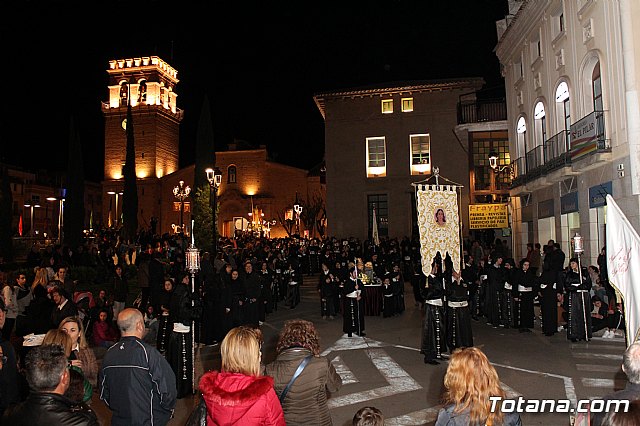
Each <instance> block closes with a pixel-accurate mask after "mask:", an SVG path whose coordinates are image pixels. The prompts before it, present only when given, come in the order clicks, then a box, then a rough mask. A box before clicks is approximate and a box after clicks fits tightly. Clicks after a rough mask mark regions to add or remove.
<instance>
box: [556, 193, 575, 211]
mask: <svg viewBox="0 0 640 426" xmlns="http://www.w3.org/2000/svg"><path fill="white" fill-rule="evenodd" d="M577 211H578V192H577V191H576V192H571V193H569V194H567V195H565V196H564V197H561V198H560V214H567V213H573V212H577Z"/></svg>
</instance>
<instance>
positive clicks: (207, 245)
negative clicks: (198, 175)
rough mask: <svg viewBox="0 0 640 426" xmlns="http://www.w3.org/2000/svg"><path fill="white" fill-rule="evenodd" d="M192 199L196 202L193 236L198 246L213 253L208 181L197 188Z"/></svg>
mask: <svg viewBox="0 0 640 426" xmlns="http://www.w3.org/2000/svg"><path fill="white" fill-rule="evenodd" d="M192 200H193V204H194V214H193V220H194V223H193V237H194V239H195V243H196V247H198V248H199V249H200V250H202V251H208V252H209V253H211V252H212V248H213V216H212V214H211V211H212V210H211V207H210V204H209V203H210V200H211V199H210V189H209V183H208V182H207V183H206V184H204V185H201V186H200V187H199V188H197V189H196V193H195V195H192ZM196 207H197V209H196Z"/></svg>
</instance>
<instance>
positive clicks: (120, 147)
mask: <svg viewBox="0 0 640 426" xmlns="http://www.w3.org/2000/svg"><path fill="white" fill-rule="evenodd" d="M107 73H108V75H109V85H108V90H109V98H108V100H107V101H106V102H102V113H103V114H104V119H105V126H104V179H105V180H104V184H103V203H104V204H103V205H104V206H105V207H106V206H110V208H108V209H107V208H105V209H103V211H104V215H105V217H104V218H103V219H104V222H103V223H108V222H109V221H110V222H111V224H112V226H117V225H118V224H119V217H120V215H121V205H118V200H117V199H114V200H112V199H110V197H113V195H114V194H116V195H117V194H118V193H119V192H121V191H122V190H123V187H124V179H123V176H122V167H123V165H124V161H125V156H126V147H127V134H126V126H127V122H126V117H127V105H128V104H131V113H132V119H133V131H134V140H135V153H136V176H137V177H138V183H137V185H138V223H139V224H140V225H141V226H146V225H148V224H149V222H150V220H151V218H152V217H156V218H158V217H160V207H159V205H158V200H159V199H161V194H160V185H161V183H160V178H162V177H163V176H165V175H168V174H170V173H173V172H175V171H176V170H178V146H179V127H180V122H181V121H182V117H183V111H182V110H181V109H179V108H178V107H177V104H176V100H177V97H178V95H177V94H176V92H175V86H176V84H178V81H179V80H178V71H177V70H176V69H174V68H173V67H171V66H170V65H169V64H167V63H166V62H165V61H163V60H162V59H160V58H159V57H157V56H143V57H139V58H130V59H116V60H112V61H109V67H108V69H107ZM115 198H117V196H116V197H115ZM114 201H115V206H114ZM120 204H121V203H120ZM109 216H110V217H109Z"/></svg>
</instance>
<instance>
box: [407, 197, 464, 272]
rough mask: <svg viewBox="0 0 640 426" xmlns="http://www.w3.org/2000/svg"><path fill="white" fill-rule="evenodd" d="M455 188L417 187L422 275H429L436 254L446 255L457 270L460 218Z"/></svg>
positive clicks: (458, 266) (443, 256) (458, 263)
mask: <svg viewBox="0 0 640 426" xmlns="http://www.w3.org/2000/svg"><path fill="white" fill-rule="evenodd" d="M457 188H458V187H457V186H455V185H418V190H417V197H416V198H417V204H418V228H419V230H420V255H421V257H422V272H423V273H424V274H425V275H427V276H428V275H429V274H430V273H431V263H432V262H433V258H434V257H435V256H436V253H438V252H440V255H441V256H442V259H443V260H444V258H445V257H446V254H447V253H449V256H451V261H452V262H453V266H454V269H455V270H456V271H458V270H459V269H460V217H459V215H458V191H457Z"/></svg>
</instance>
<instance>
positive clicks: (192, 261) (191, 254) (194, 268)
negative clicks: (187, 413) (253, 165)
mask: <svg viewBox="0 0 640 426" xmlns="http://www.w3.org/2000/svg"><path fill="white" fill-rule="evenodd" d="M181 183H182V182H181ZM187 188H188V187H187ZM193 222H194V221H193V220H191V245H190V246H189V248H187V250H186V252H185V263H186V270H187V272H189V274H190V275H191V295H192V297H191V308H193V307H194V306H195V301H194V300H193V296H194V295H195V294H196V293H195V292H196V274H197V273H198V271H199V270H200V251H199V250H198V249H197V248H196V245H195V240H194V236H193ZM192 318H193V317H192ZM195 325H196V322H195V320H194V319H191V389H192V390H193V391H194V392H195V389H196V363H195V360H196V357H195V348H196V337H195V331H196V328H195Z"/></svg>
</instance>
